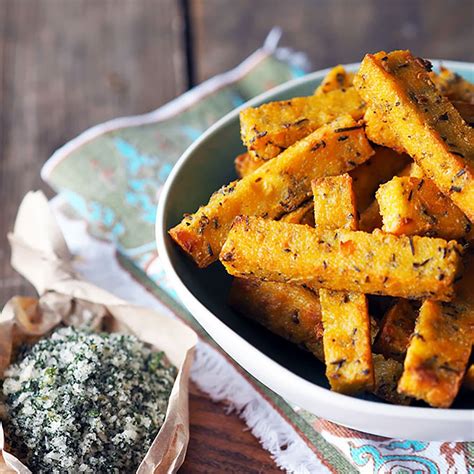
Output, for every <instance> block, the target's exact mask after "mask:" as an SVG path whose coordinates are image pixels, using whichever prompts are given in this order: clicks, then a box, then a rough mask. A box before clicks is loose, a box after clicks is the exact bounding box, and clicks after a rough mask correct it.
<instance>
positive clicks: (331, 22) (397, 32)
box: [190, 0, 474, 81]
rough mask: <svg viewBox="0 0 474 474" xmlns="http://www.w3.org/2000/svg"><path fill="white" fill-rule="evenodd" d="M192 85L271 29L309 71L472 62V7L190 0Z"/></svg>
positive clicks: (412, 0)
mask: <svg viewBox="0 0 474 474" xmlns="http://www.w3.org/2000/svg"><path fill="white" fill-rule="evenodd" d="M190 4H191V7H192V8H191V17H192V19H193V22H192V25H193V36H194V40H195V42H194V51H195V69H196V72H197V79H198V81H202V80H204V79H206V78H208V77H210V76H212V75H214V74H216V73H219V72H222V71H225V70H226V69H229V68H230V67H233V66H235V65H237V64H238V63H239V62H240V61H241V60H242V59H244V58H245V57H246V56H247V55H248V54H250V53H251V52H252V51H254V50H255V49H256V48H258V47H259V46H260V45H261V44H262V42H263V40H264V39H265V37H266V35H267V33H268V32H269V31H270V30H271V28H272V27H273V26H280V27H281V28H282V31H283V38H282V41H281V43H282V45H283V46H291V47H292V48H294V49H295V50H300V51H303V52H305V53H307V54H308V56H309V58H310V59H311V62H312V65H313V69H314V70H317V69H321V68H325V67H329V66H332V65H336V64H338V63H348V62H355V61H359V60H361V59H362V57H363V55H364V54H365V53H367V52H375V51H378V50H381V49H386V50H392V49H400V48H408V49H412V50H413V52H414V53H416V54H417V55H420V56H425V57H431V58H443V59H457V60H465V61H472V60H474V49H473V48H472V44H473V43H474V28H473V27H472V18H473V17H474V3H473V2H472V0H450V1H446V0H399V1H396V2H395V1H391V2H390V1H381V0H380V1H374V0H318V1H317V2H316V1H314V0H296V1H291V2H290V1H287V0H260V1H259V2H255V1H254V0H239V1H238V2H223V1H221V0H190Z"/></svg>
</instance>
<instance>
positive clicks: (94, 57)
mask: <svg viewBox="0 0 474 474" xmlns="http://www.w3.org/2000/svg"><path fill="white" fill-rule="evenodd" d="M178 7H179V5H178V2H176V1H175V0H140V1H137V2H135V1H130V0H103V1H100V2H98V1H95V0H74V1H64V0H41V1H29V0H1V1H0V58H1V59H0V62H1V64H2V74H1V76H0V77H1V81H2V82H1V86H0V87H1V90H0V108H1V110H0V140H1V142H0V143H1V145H0V150H1V151H0V153H1V155H0V202H1V203H2V211H1V212H0V306H2V305H3V304H4V303H5V302H6V300H7V299H8V298H9V297H10V296H12V295H14V294H16V293H25V292H27V293H30V292H31V291H32V290H31V288H29V286H28V285H26V284H25V283H24V282H23V280H22V279H21V278H20V277H19V276H18V275H17V274H16V273H15V272H14V271H13V270H12V269H11V268H10V264H9V250H8V245H7V241H6V232H7V231H8V230H9V229H11V227H12V225H13V220H14V216H15V214H16V210H17V208H18V205H19V203H20V200H21V198H22V197H23V195H24V194H25V193H26V192H27V191H28V190H30V189H36V188H43V187H44V185H42V183H41V181H40V177H39V170H40V168H41V165H42V164H43V162H44V161H45V160H46V159H47V158H48V157H49V155H50V154H51V153H52V152H53V151H54V150H55V149H56V148H57V147H59V146H60V145H62V144H63V143H64V142H66V141H67V140H69V139H71V138H73V137H74V136H75V135H77V134H78V133H80V132H81V131H83V130H84V129H86V128H88V127H90V126H92V125H94V124H96V123H98V122H101V121H103V120H107V119H110V118H113V117H116V116H120V115H130V114H136V113H143V112H147V111H149V110H151V109H153V108H156V107H157V106H159V105H161V104H163V103H165V102H167V101H168V100H170V99H172V98H173V97H175V96H177V95H179V94H180V93H181V92H183V91H184V89H185V86H186V83H187V79H186V77H185V72H184V55H183V45H182V38H183V34H182V17H181V15H180V12H179V8H178Z"/></svg>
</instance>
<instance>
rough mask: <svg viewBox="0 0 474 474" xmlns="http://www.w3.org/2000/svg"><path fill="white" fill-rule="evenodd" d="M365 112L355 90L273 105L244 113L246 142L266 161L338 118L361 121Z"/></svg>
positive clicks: (244, 137) (301, 98)
mask: <svg viewBox="0 0 474 474" xmlns="http://www.w3.org/2000/svg"><path fill="white" fill-rule="evenodd" d="M364 111H365V106H364V101H363V100H362V99H361V98H360V96H359V95H358V93H357V91H356V90H355V89H354V88H353V87H350V88H349V89H346V90H345V91H342V90H334V91H332V92H328V93H327V94H324V95H320V96H309V97H296V98H294V99H291V100H284V101H281V102H270V103H268V104H264V105H261V106H260V107H256V108H248V109H245V110H243V111H242V112H241V113H240V127H241V135H242V141H243V143H244V145H246V146H247V147H248V149H249V150H251V151H254V152H255V154H256V156H257V157H258V158H260V159H262V160H264V161H265V160H269V159H270V158H273V157H275V156H277V155H279V154H280V153H281V152H282V151H283V150H286V149H287V148H288V147H289V146H291V145H293V143H295V142H296V141H298V140H301V139H302V138H304V137H306V136H307V135H309V134H310V133H312V132H313V131H314V130H316V129H317V128H319V127H321V126H322V125H324V124H327V123H329V122H331V121H332V120H334V119H335V118H336V117H339V116H341V115H344V114H349V115H351V116H352V117H353V118H354V119H355V120H358V119H360V118H361V117H362V115H363V114H364Z"/></svg>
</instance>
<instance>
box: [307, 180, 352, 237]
mask: <svg viewBox="0 0 474 474" xmlns="http://www.w3.org/2000/svg"><path fill="white" fill-rule="evenodd" d="M311 189H312V191H313V204H314V226H315V228H317V229H338V228H342V229H350V230H357V209H356V204H355V194H354V189H353V187H352V178H351V177H350V176H349V175H348V174H347V173H345V174H341V175H339V176H326V177H324V178H316V179H313V181H312V182H311Z"/></svg>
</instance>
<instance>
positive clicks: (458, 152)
mask: <svg viewBox="0 0 474 474" xmlns="http://www.w3.org/2000/svg"><path fill="white" fill-rule="evenodd" d="M428 64H429V63H427V62H425V61H423V60H420V59H419V58H414V57H413V56H412V55H411V54H410V53H409V52H408V51H395V52H392V53H389V54H386V53H385V52H380V53H377V54H375V55H371V54H369V55H366V56H365V58H364V60H363V61H362V64H361V68H360V70H359V73H358V74H357V75H356V77H355V79H354V84H355V85H356V87H357V89H358V90H359V92H360V94H361V95H362V97H363V98H364V99H365V100H366V101H367V102H368V110H367V113H366V114H365V120H366V123H367V127H366V130H367V135H368V136H369V138H370V139H371V140H372V141H374V142H376V143H379V144H382V145H386V146H390V147H393V148H394V149H396V150H397V151H406V152H407V153H408V154H409V155H410V156H412V158H413V159H414V160H415V161H416V162H417V163H418V164H419V165H420V166H421V167H422V169H423V171H424V172H425V174H426V176H427V177H428V178H430V179H432V180H433V181H434V183H435V184H436V186H437V187H438V188H439V189H440V190H441V191H442V192H443V193H444V194H446V195H447V196H449V197H450V198H451V199H452V200H453V201H454V203H455V204H456V205H457V206H458V207H459V208H460V209H461V210H462V211H463V212H464V213H465V214H466V216H467V217H468V218H469V219H470V220H471V222H474V129H472V128H471V127H469V126H468V125H467V124H466V123H465V122H464V120H463V119H462V117H461V116H460V115H459V112H458V111H457V110H456V109H455V108H454V107H453V105H452V104H451V103H450V102H449V100H448V99H446V98H445V97H443V96H442V95H441V94H440V93H439V92H438V91H437V90H436V87H435V86H434V84H433V82H432V81H431V79H430V78H429V75H428V72H427V70H426V69H427V68H428V67H429V66H428Z"/></svg>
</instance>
